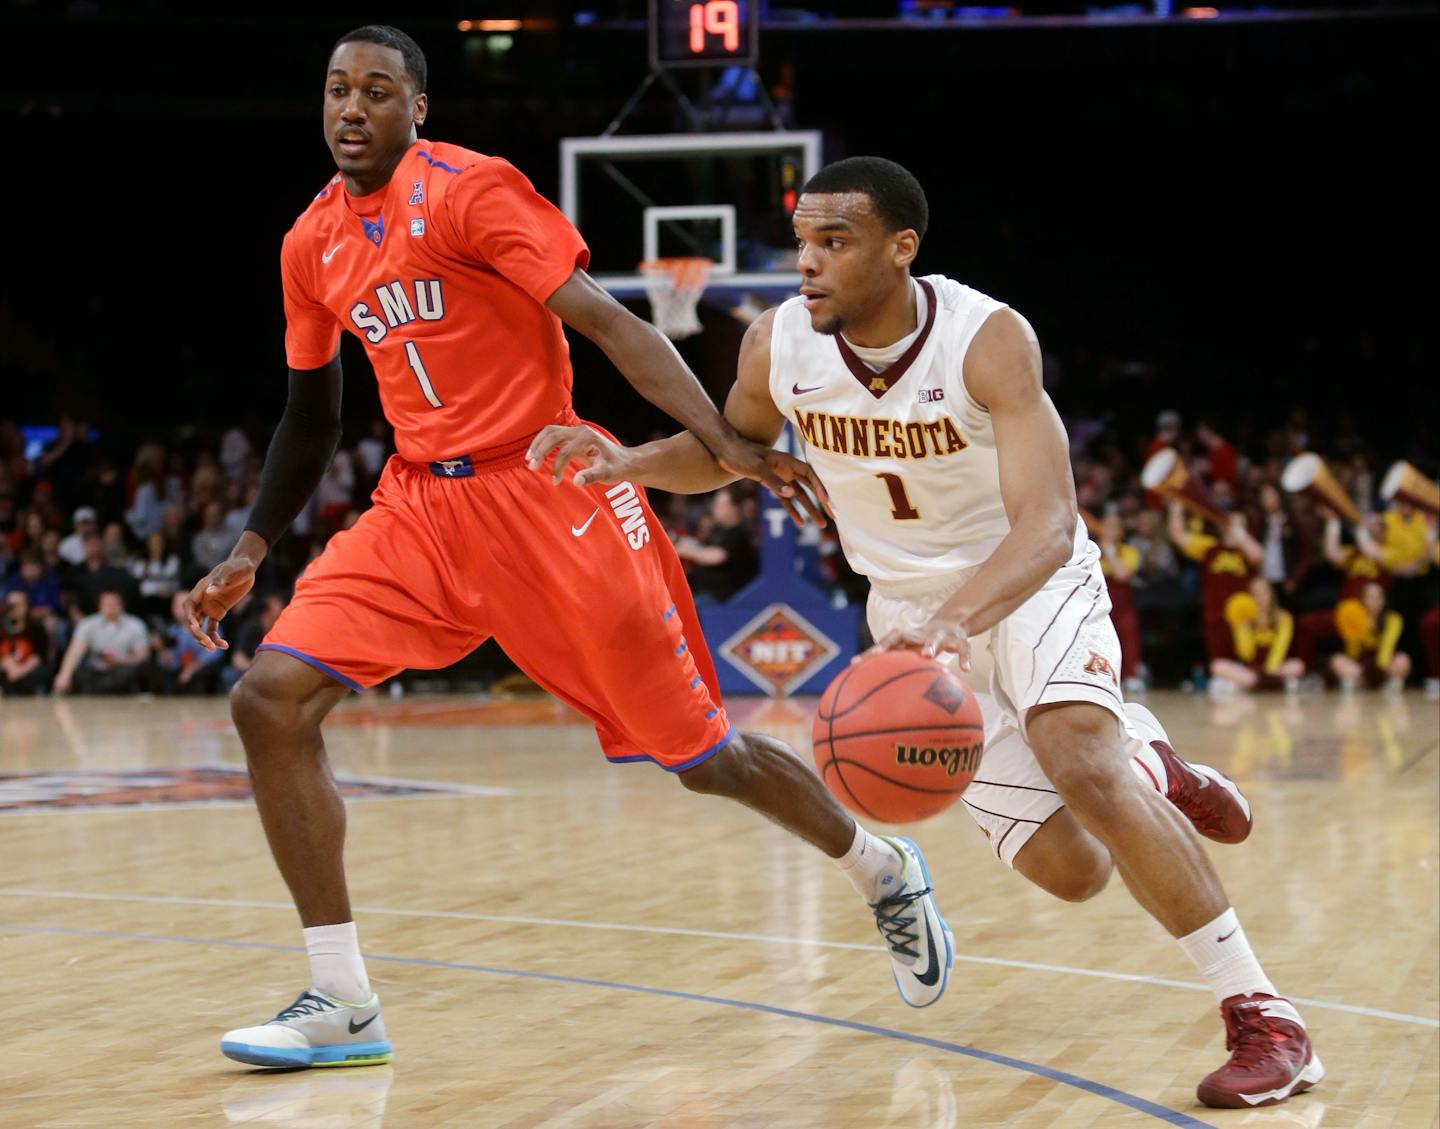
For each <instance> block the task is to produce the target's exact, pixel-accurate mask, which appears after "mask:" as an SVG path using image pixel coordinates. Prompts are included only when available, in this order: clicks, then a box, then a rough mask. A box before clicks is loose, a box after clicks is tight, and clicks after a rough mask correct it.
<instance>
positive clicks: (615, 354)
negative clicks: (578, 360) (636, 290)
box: [545, 269, 788, 496]
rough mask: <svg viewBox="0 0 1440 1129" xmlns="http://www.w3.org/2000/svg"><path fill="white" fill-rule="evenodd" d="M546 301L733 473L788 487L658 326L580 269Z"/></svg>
mask: <svg viewBox="0 0 1440 1129" xmlns="http://www.w3.org/2000/svg"><path fill="white" fill-rule="evenodd" d="M545 305H546V306H547V307H548V308H549V309H550V311H551V312H552V313H554V314H555V315H556V316H558V317H559V318H560V320H562V321H563V322H564V323H565V324H566V325H568V326H570V327H571V328H572V329H574V330H576V331H578V332H580V333H583V334H584V335H585V336H586V337H588V338H590V340H591V341H593V342H595V344H597V345H599V346H600V348H601V349H603V350H604V351H605V355H606V356H607V357H609V358H610V360H611V362H612V363H613V364H614V365H615V367H616V368H618V369H619V370H620V372H621V374H622V375H623V376H624V377H625V379H626V380H628V381H629V382H630V384H631V386H632V387H633V388H634V389H635V391H637V392H639V393H640V395H642V396H644V397H645V399H647V400H649V401H650V402H651V403H652V404H654V405H655V406H656V407H657V408H660V409H661V410H662V411H664V412H666V413H668V414H669V415H670V416H671V417H672V418H673V419H675V420H677V421H679V423H680V424H681V426H683V427H684V428H685V429H686V430H687V431H689V432H690V434H691V435H693V436H694V437H695V438H696V439H697V440H699V441H700V443H701V444H702V445H703V446H704V447H705V449H706V450H707V451H709V452H710V454H711V455H713V456H714V458H715V462H717V463H718V464H719V465H720V466H721V467H723V468H725V469H726V470H728V471H730V472H731V474H732V476H734V477H744V478H753V479H755V480H756V481H757V482H761V483H764V484H765V485H766V486H768V487H769V488H770V489H771V491H772V492H774V493H776V494H777V495H782V496H783V495H784V493H785V491H786V490H787V489H788V487H787V486H786V484H785V482H784V481H783V480H781V479H778V478H776V476H775V475H774V474H773V473H772V472H771V470H770V468H769V460H768V459H767V456H766V447H765V446H764V445H763V443H757V442H755V441H753V440H752V439H749V438H746V437H745V436H744V435H741V434H738V433H737V432H736V430H735V428H734V427H733V426H732V425H731V424H730V423H728V422H727V421H726V419H725V418H724V417H722V416H721V415H720V413H719V412H718V411H716V410H715V405H714V404H713V403H711V402H710V397H709V395H708V394H707V393H706V391H705V389H704V388H702V387H701V386H700V382H699V381H698V380H696V379H695V374H694V373H692V372H691V371H690V370H689V368H687V367H686V365H685V362H684V361H682V360H681V359H680V354H679V353H677V352H676V351H675V346H674V345H672V344H671V343H670V341H669V339H668V338H666V337H665V335H664V334H662V333H661V332H660V331H659V330H658V329H656V328H655V327H654V326H653V325H651V324H650V323H649V322H646V321H642V320H641V319H640V318H637V317H636V316H635V315H634V314H632V313H631V312H630V311H629V310H627V309H626V308H625V307H624V306H622V305H621V304H620V303H619V302H617V301H615V299H614V298H612V297H611V296H610V295H609V294H608V293H607V292H606V291H605V289H604V288H603V287H601V286H600V285H599V284H598V283H597V282H595V280H594V279H592V278H591V277H590V276H589V275H587V274H586V273H585V272H584V271H583V270H579V269H576V271H575V272H574V273H573V274H572V275H571V276H570V278H569V279H568V280H567V281H566V282H565V284H564V285H562V286H561V287H560V289H558V290H557V291H555V293H554V294H552V295H551V296H550V298H549V300H548V301H547V302H546V303H545ZM777 434H778V430H777Z"/></svg>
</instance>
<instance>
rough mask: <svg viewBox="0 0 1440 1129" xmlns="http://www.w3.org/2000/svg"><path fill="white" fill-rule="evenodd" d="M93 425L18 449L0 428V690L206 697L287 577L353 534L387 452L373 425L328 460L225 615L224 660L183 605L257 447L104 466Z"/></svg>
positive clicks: (9, 431)
mask: <svg viewBox="0 0 1440 1129" xmlns="http://www.w3.org/2000/svg"><path fill="white" fill-rule="evenodd" d="M99 438H100V437H99V436H97V434H96V433H95V432H94V431H93V430H92V429H91V427H90V424H89V421H86V420H82V419H71V418H68V417H62V419H61V420H60V422H59V425H58V428H56V429H55V434H54V435H53V437H52V438H50V439H49V440H48V441H46V442H44V443H43V444H41V445H40V446H39V449H38V450H35V449H30V450H27V443H31V444H32V448H33V440H27V437H26V435H25V434H24V432H22V430H21V429H20V428H19V427H18V426H17V425H16V424H15V423H14V422H13V421H9V420H0V592H3V593H4V613H5V616H4V621H3V623H0V693H3V694H6V695H12V694H46V693H52V694H71V693H100V694H123V693H152V694H206V693H216V692H220V691H223V690H227V689H229V687H231V686H233V685H234V684H235V682H236V681H238V680H239V678H240V676H241V675H242V674H244V672H245V670H246V669H247V668H248V667H249V665H250V663H251V661H253V658H254V654H255V648H256V647H257V646H258V645H259V643H260V641H261V639H262V638H263V637H264V634H265V632H266V631H268V630H269V628H270V626H271V625H272V624H273V623H274V622H275V620H276V618H277V617H278V616H279V614H280V612H281V610H282V609H283V608H284V606H285V602H286V600H287V599H288V597H289V594H290V591H291V589H292V587H293V584H294V581H295V578H296V577H297V576H298V575H299V573H300V571H301V570H302V569H303V568H304V566H305V564H306V563H308V562H309V561H310V560H311V559H313V557H314V556H315V555H316V554H318V553H319V551H320V549H321V548H323V546H324V543H325V542H326V541H327V540H328V539H329V538H330V536H331V535H333V534H334V533H335V532H336V531H337V530H339V529H343V528H346V527H348V526H350V525H352V524H353V523H354V522H355V521H356V520H357V519H358V518H359V515H360V513H361V512H362V510H363V509H364V508H365V507H366V506H367V505H368V504H369V495H370V491H371V490H372V489H373V487H374V485H375V483H376V482H377V481H378V480H379V477H380V472H381V470H382V469H383V467H384V463H385V460H386V459H387V458H388V457H389V455H390V445H389V439H388V432H387V431H386V429H385V428H384V426H383V425H381V424H377V425H375V426H373V427H371V428H370V429H369V430H368V431H367V433H366V434H365V435H364V436H363V437H362V438H360V439H359V440H358V441H356V442H354V443H353V444H351V445H349V446H346V447H345V448H343V449H342V450H340V451H339V452H337V454H336V456H335V459H334V462H333V463H332V465H331V467H330V470H329V472H328V473H327V474H326V476H325V480H324V481H323V482H322V483H321V486H320V488H319V489H318V490H317V491H316V493H315V497H314V498H313V499H312V500H311V502H310V504H309V505H308V506H307V507H306V508H305V510H304V511H303V512H302V513H301V514H300V516H299V518H298V519H297V521H296V523H295V525H294V527H293V528H292V530H291V533H290V534H289V535H287V536H286V537H285V538H283V539H282V540H281V541H280V542H279V543H278V544H277V545H276V546H275V550H274V553H273V554H272V556H271V558H270V559H268V560H267V561H266V563H265V565H264V566H263V567H262V569H261V571H260V573H259V575H258V576H257V578H256V585H255V588H254V589H253V590H252V591H251V592H250V594H249V595H247V596H246V597H245V599H244V600H242V601H241V602H240V603H239V604H238V605H237V606H236V607H235V608H234V609H233V611H232V612H231V614H230V615H229V616H228V617H227V618H226V620H225V623H224V625H223V627H222V634H223V635H224V636H225V638H226V641H227V642H228V644H229V648H228V650H217V651H209V650H206V649H205V648H204V647H202V646H200V645H199V644H198V643H197V642H196V641H195V639H194V638H193V637H192V636H191V634H190V632H189V630H188V629H187V628H186V627H185V626H184V614H183V608H182V605H183V602H184V599H185V596H186V595H187V594H188V593H189V591H190V589H191V588H192V587H193V586H194V585H195V583H196V582H197V581H198V580H200V579H201V578H202V577H203V576H204V575H205V574H206V573H207V572H209V571H210V569H211V568H213V567H214V566H215V565H216V564H218V563H219V562H220V561H221V560H223V559H224V558H225V557H226V556H227V555H228V554H229V552H230V549H231V548H232V546H233V545H234V544H235V540H236V538H237V537H238V536H239V534H240V533H241V532H242V531H243V530H244V528H245V521H246V518H247V516H248V514H249V511H250V506H251V505H252V504H253V502H254V500H255V495H256V491H257V489H258V485H259V477H260V464H261V459H262V457H263V451H264V446H263V443H264V438H263V436H261V435H255V434H251V433H249V432H247V430H246V429H245V428H242V427H238V426H237V427H232V428H230V429H229V430H227V431H225V432H224V433H223V434H219V435H216V436H214V437H213V439H211V440H210V441H208V442H207V441H204V440H202V439H197V438H196V437H194V436H192V435H187V436H186V437H184V438H183V439H179V440H176V441H174V442H172V443H168V444H166V443H161V442H158V441H150V442H145V443H142V444H140V445H139V446H138V448H136V449H134V450H133V452H132V453H130V455H129V457H128V458H118V459H117V458H116V457H115V454H114V453H113V451H112V450H111V448H110V446H109V445H107V444H106V443H103V442H100V441H98V440H99Z"/></svg>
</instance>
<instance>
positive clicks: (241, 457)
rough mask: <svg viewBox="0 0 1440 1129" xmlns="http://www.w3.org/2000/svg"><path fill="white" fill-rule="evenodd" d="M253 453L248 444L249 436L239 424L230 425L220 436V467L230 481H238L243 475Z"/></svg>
mask: <svg viewBox="0 0 1440 1129" xmlns="http://www.w3.org/2000/svg"><path fill="white" fill-rule="evenodd" d="M254 453H255V452H254V450H253V449H252V448H251V446H250V437H249V436H248V435H246V434H245V429H244V428H243V427H241V426H240V425H239V424H235V425H234V426H232V427H230V428H229V429H228V430H226V432H225V434H224V435H222V436H220V469H221V470H223V471H224V472H225V477H226V478H229V479H230V480H231V481H233V482H238V481H239V480H240V479H242V478H243V477H244V476H245V471H246V470H247V469H249V466H250V459H251V457H252V456H253V455H254Z"/></svg>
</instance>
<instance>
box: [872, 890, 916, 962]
mask: <svg viewBox="0 0 1440 1129" xmlns="http://www.w3.org/2000/svg"><path fill="white" fill-rule="evenodd" d="M929 893H930V887H929V886H926V887H924V888H923V889H919V890H908V889H906V890H901V891H899V892H898V893H895V894H891V895H890V896H889V897H888V898H881V899H880V900H879V901H878V902H872V903H871V905H870V908H871V909H872V910H874V911H875V928H877V929H878V930H880V933H881V935H882V936H883V937H884V938H885V943H886V944H887V945H889V946H890V951H891V952H892V953H894V954H896V955H897V956H906V957H910V958H911V959H913V960H919V959H920V950H919V948H918V947H917V946H918V945H919V943H920V931H919V930H918V929H916V928H915V924H916V922H917V921H918V920H919V917H920V914H919V913H918V912H911V909H910V907H911V906H913V905H914V904H915V903H916V902H918V901H919V900H920V899H921V898H923V897H925V896H926V895H927V894H929ZM922 912H923V911H922Z"/></svg>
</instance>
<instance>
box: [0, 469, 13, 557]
mask: <svg viewBox="0 0 1440 1129" xmlns="http://www.w3.org/2000/svg"><path fill="white" fill-rule="evenodd" d="M3 473H4V468H3V467H0V475H3ZM15 516H16V515H15V495H14V493H13V492H12V490H11V488H10V484H9V482H8V481H6V480H5V479H4V478H3V477H0V543H3V544H4V545H5V546H7V547H8V546H9V544H10V535H11V534H12V533H14V532H15Z"/></svg>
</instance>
